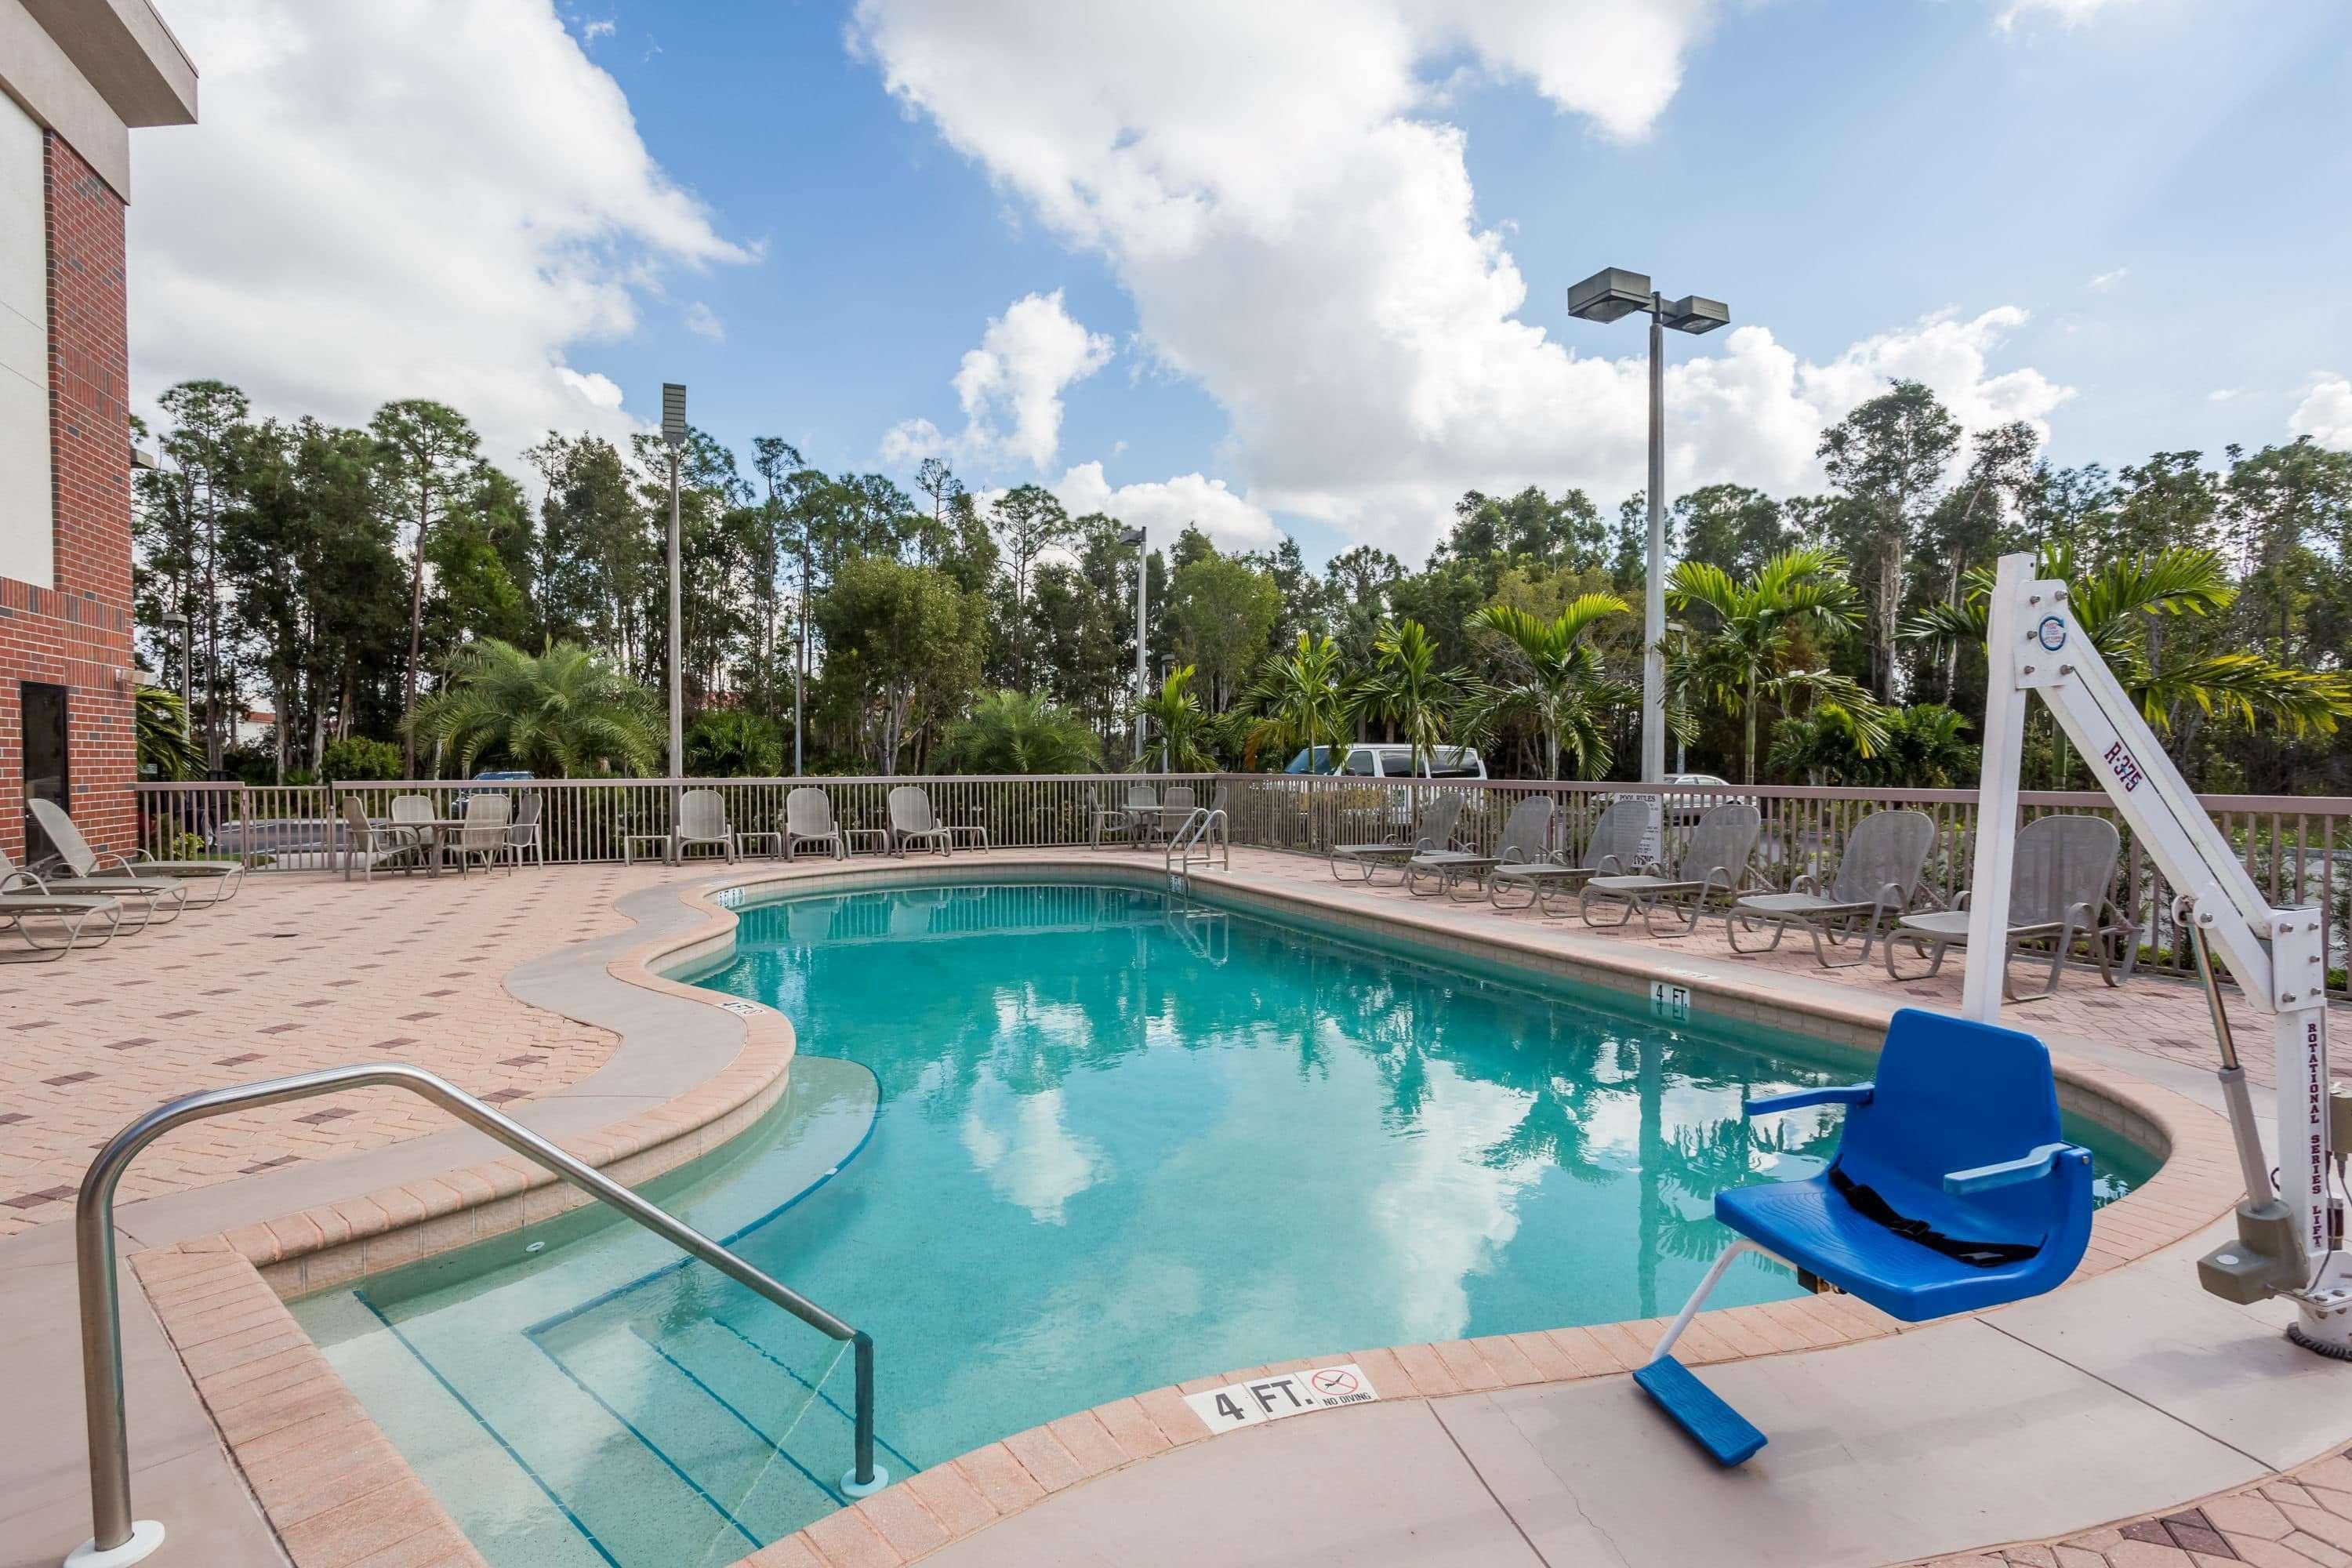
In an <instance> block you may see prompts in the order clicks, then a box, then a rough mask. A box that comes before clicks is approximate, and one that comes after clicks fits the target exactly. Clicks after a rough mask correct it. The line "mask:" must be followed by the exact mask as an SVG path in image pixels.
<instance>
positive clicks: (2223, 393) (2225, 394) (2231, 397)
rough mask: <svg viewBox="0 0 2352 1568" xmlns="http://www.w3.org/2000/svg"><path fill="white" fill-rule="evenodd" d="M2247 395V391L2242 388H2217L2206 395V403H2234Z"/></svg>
mask: <svg viewBox="0 0 2352 1568" xmlns="http://www.w3.org/2000/svg"><path fill="white" fill-rule="evenodd" d="M2245 395H2246V389H2245V388H2244V387H2242V386H2217V387H2215V388H2214V389H2213V390H2212V391H2210V392H2209V393H2207V394H2206V395H2205V401H2206V402H2208V403H2234V402H2236V401H2237V400H2238V399H2239V398H2241V397H2243V396H2245Z"/></svg>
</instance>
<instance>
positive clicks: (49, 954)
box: [0, 871, 122, 963]
mask: <svg viewBox="0 0 2352 1568" xmlns="http://www.w3.org/2000/svg"><path fill="white" fill-rule="evenodd" d="M93 920H103V921H105V922H106V934H105V935H104V936H101V937H100V938H99V939H98V940H97V941H96V942H92V943H90V945H91V946H92V947H103V946H105V945H106V944H107V943H108V942H111V941H112V940H113V939H114V933H115V932H116V931H120V930H121V927H122V900H120V899H117V898H115V897H113V896H112V895H111V894H107V893H52V892H51V891H49V889H48V887H47V884H46V883H44V882H43V881H42V880H41V879H40V878H39V877H38V876H37V875H35V874H34V873H33V872H30V871H10V872H8V873H6V874H5V876H0V927H5V928H6V929H8V930H10V931H15V932H16V934H17V935H18V936H21V937H23V938H24V939H25V944H26V946H27V947H29V948H31V949H32V950H33V953H32V956H31V957H30V958H24V957H18V958H12V959H10V960H8V961H7V962H9V963H55V962H56V961H57V960H58V959H60V958H63V957H64V956H65V955H66V954H67V953H68V952H72V951H73V950H74V948H75V947H76V946H78V945H79V943H80V942H81V931H82V927H84V926H86V925H88V924H89V922H90V921H93ZM26 921H56V922H57V923H58V925H59V926H60V927H62V928H63V930H64V934H65V940H64V941H63V942H43V941H42V940H41V939H40V938H39V937H37V936H36V935H34V934H33V931H32V930H31V928H30V927H29V926H27V925H26Z"/></svg>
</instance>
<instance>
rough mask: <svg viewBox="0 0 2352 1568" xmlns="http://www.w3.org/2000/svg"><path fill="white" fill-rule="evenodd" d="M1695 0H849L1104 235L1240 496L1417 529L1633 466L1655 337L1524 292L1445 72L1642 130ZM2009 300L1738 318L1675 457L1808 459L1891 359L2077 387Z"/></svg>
mask: <svg viewBox="0 0 2352 1568" xmlns="http://www.w3.org/2000/svg"><path fill="white" fill-rule="evenodd" d="M1465 10H1475V16H1470V17H1465V15H1464V13H1465ZM1713 11H1714V7H1713V6H1712V5H1709V4H1706V3H1705V0H1683V3H1675V4H1633V3H1631V0H1549V3H1543V0H1497V3H1496V4H1493V5H1482V6H1478V7H1474V8H1465V7H1460V6H1454V5H1439V4H1437V3H1436V0H1297V3H1296V4H1290V5H1261V4H1255V3H1254V0H1203V3H1202V5H1193V6H1178V7H1171V6H1160V7H1139V6H1104V5H1091V4H1087V3H1086V0H1036V3H1034V4H1031V5H1024V6H1021V7H1018V8H1017V10H1016V12H1015V13H1013V14H1011V15H1007V14H1003V13H1002V12H996V11H992V12H987V13H985V14H983V13H982V11H979V10H976V9H975V8H973V7H971V6H969V5H961V4H958V3H957V0H860V4H859V5H858V7H857V10H856V19H855V21H854V22H853V24H852V40H853V43H854V45H855V46H856V47H857V48H858V49H859V50H860V51H861V52H862V53H863V54H864V55H865V56H866V57H867V58H870V59H872V60H873V61H874V62H875V63H876V64H877V67H878V68H879V70H880V72H881V75H882V78H883V79H884V81H885V83H886V84H887V87H888V89H889V90H890V91H891V92H892V93H894V94H895V95H897V96H898V99H899V100H901V102H902V103H904V104H905V105H906V106H907V108H908V110H910V111H911V112H914V113H917V114H919V115H921V116H923V117H926V118H927V119H928V120H929V121H930V122H931V123H933V124H934V125H935V126H936V127H937V128H938V130H939V131H940V134H941V135H942V136H943V137H944V138H945V139H946V140H947V141H948V142H950V144H951V145H952V146H954V147H955V148H957V149H958V150H960V151H961V153H964V154H965V155H966V156H968V157H970V158H971V159H972V160H974V161H975V162H976V163H979V164H980V165H981V166H982V168H983V169H984V170H985V171H986V172H987V174H989V176H990V177H991V178H992V180H993V181H995V182H996V183H997V184H998V185H999V186H1000V187H1001V188H1003V190H1005V191H1006V192H1007V193H1009V194H1010V195H1012V196H1013V198H1014V199H1015V200H1017V201H1018V202H1020V203H1022V204H1024V205H1025V207H1026V208H1027V209H1028V210H1029V211H1031V212H1034V214H1035V215H1036V216H1037V217H1038V219H1039V220H1040V221H1042V222H1043V223H1044V224H1045V226H1047V227H1048V228H1049V229H1050V230H1051V231H1052V232H1053V233H1054V234H1055V235H1056V236H1058V237H1060V238H1061V239H1062V240H1063V241H1064V242H1065V243H1066V244H1068V245H1070V246H1072V247H1076V248H1079V249H1083V250H1086V251H1089V252H1092V253H1095V254H1098V255H1099V256H1101V257H1102V258H1105V260H1106V261H1107V262H1108V265H1109V266H1110V267H1111V268H1113V270H1114V272H1115V274H1116V275H1117V277H1118V279H1119V281H1120V282H1121V284H1122V285H1123V286H1124V287H1125V288H1126V289H1127V290H1128V292H1129V295H1130V296H1131V297H1132V299H1133V300H1134V303H1135V308H1136V314H1137V320H1138V338H1139V342H1140V344H1141V347H1142V350H1143V352H1144V353H1146V354H1148V355H1149V356H1150V359H1151V360H1152V361H1153V362H1155V363H1158V364H1159V365H1160V366H1163V367H1165V368H1166V369H1168V370H1170V371H1171V372H1173V373H1175V374H1181V375H1183V376H1186V377H1188V378H1191V379H1192V380H1193V381H1194V382H1196V383H1197V384H1200V385H1201V386H1202V388H1203V389H1205V390H1206V391H1207V392H1208V393H1209V395H1211V396H1213V398H1214V399H1215V400H1216V401H1217V402H1218V403H1219V405H1221V406H1222V407H1223V409H1224V411H1225V413H1226V416H1227V417H1228V420H1229V422H1230V431H1229V437H1228V440H1227V442H1226V444H1225V449H1224V452H1223V460H1224V461H1225V462H1226V463H1227V464H1228V465H1229V466H1230V468H1231V471H1232V473H1233V475H1234V489H1235V490H1236V491H1237V492H1238V496H1239V497H1242V498H1246V500H1247V502H1248V503H1249V504H1251V505H1252V506H1254V507H1255V508H1256V509H1258V510H1262V511H1281V512H1290V513H1297V514H1299V515H1303V516H1307V517H1311V518H1315V519H1317V520H1319V521H1325V522H1327V523H1328V524H1330V525H1332V526H1334V527H1335V528H1337V529H1339V530H1340V531H1343V532H1347V533H1349V534H1353V535H1356V536H1359V537H1364V538H1371V539H1377V540H1380V541H1381V542H1384V543H1387V544H1389V545H1391V547H1395V548H1399V549H1404V550H1410V549H1414V548H1417V547H1418V546H1420V545H1423V544H1425V543H1426V542H1428V540H1429V539H1430V537H1431V536H1432V535H1433V533H1434V532H1435V531H1436V530H1437V529H1438V528H1439V527H1440V526H1442V524H1443V521H1444V519H1445V518H1446V517H1447V515H1448V512H1449V509H1450V506H1451V503H1452V501H1453V500H1454V498H1455V497H1457V496H1459V495H1460V493H1461V491H1462V489H1463V488H1464V487H1465V485H1467V484H1476V485H1478V486H1480V487H1482V488H1489V489H1494V488H1505V487H1508V486H1515V485H1519V484H1528V483H1539V484H1543V485H1545V486H1547V487H1548V488H1554V489H1557V488H1559V487H1560V486H1563V485H1568V484H1582V485H1585V486H1587V487H1588V488H1589V489H1592V490H1594V491H1595V493H1598V494H1602V495H1607V494H1610V493H1620V494H1622V492H1623V491H1624V490H1626V489H1631V488H1633V487H1634V486H1637V485H1639V484H1640V483H1641V475H1642V472H1643V442H1644V434H1643V430H1644V426H1643V421H1644V418H1645V401H1644V398H1643V391H1642V384H1643V375H1644V374H1645V372H1644V370H1643V366H1642V364H1641V363H1640V362H1639V360H1638V358H1625V359H1610V358H1605V357H1594V356H1587V355H1581V354H1578V353H1573V352H1571V351H1570V349H1569V348H1567V347H1566V346H1564V345H1563V344H1562V343H1561V342H1559V341H1558V340H1556V339H1554V338H1552V337H1551V336H1550V335H1549V333H1547V331H1545V330H1544V329H1543V328H1542V327H1539V326H1535V325H1531V324H1529V323H1528V322H1527V321H1521V320H1520V319H1518V318H1519V312H1520V310H1521V309H1522V308H1523V307H1524V306H1526V304H1527V303H1528V287H1527V283H1526V280H1525V279H1524V278H1523V277H1522V276H1521V274H1520V272H1519V269H1518V267H1517V263H1516V262H1515V261H1514V259H1513V258H1512V257H1511V255H1510V253H1509V251H1508V250H1507V247H1506V245H1505V242H1504V237H1503V234H1502V233H1501V232H1500V231H1499V230H1497V229H1496V228H1495V227H1492V226H1482V225H1481V223H1480V222H1479V219H1478V216H1477V213H1476V209H1475V200H1474V194H1473V191H1472V188H1471V182H1470V177H1469V173H1468V169H1467V166H1466V164H1465V155H1464V154H1465V138H1464V134H1463V132H1461V131H1460V130H1459V129H1457V128H1455V127H1454V126H1452V125H1449V124H1446V123H1444V122H1443V121H1441V120H1440V119H1438V118H1436V117H1435V111H1436V110H1437V109H1438V108H1440V107H1441V100H1440V98H1439V96H1438V95H1439V93H1440V91H1441V89H1442V87H1443V84H1444V81H1445V80H1448V79H1451V77H1452V75H1453V73H1454V71H1455V70H1456V69H1458V68H1459V67H1460V66H1461V64H1462V62H1463V60H1464V58H1465V57H1467V58H1472V59H1474V60H1475V62H1476V64H1477V66H1478V68H1480V69H1481V70H1483V71H1485V72H1486V73H1487V74H1488V75H1490V76H1492V77H1495V78H1496V79H1509V80H1517V81H1522V82H1525V83H1527V84H1528V85H1529V86H1531V87H1532V88H1533V89H1535V90H1536V91H1537V92H1538V93H1540V94H1541V95H1542V96H1543V97H1544V98H1546V99H1547V100H1549V101H1550V102H1551V103H1552V104H1553V105H1555V106H1556V107H1557V108H1558V109H1559V110H1561V111H1562V112H1566V113H1572V114H1575V115H1578V116H1580V117H1581V118H1582V119H1583V120H1584V121H1586V122H1587V123H1588V124H1589V125H1590V126H1591V128H1592V129H1593V130H1594V131H1595V132H1598V133H1599V134H1601V135H1603V136H1606V137H1610V138H1615V139H1621V140H1622V139H1632V138H1637V137H1639V136H1641V135H1643V134H1644V133H1645V132H1647V131H1648V130H1649V129H1650V128H1651V126H1652V125H1653V124H1654V121H1655V120H1656V118H1657V116H1658V115H1659V114H1660V113H1661V112H1662V111H1663V110H1664V108H1665V106H1666V104H1667V103H1668V102H1669V101H1670V100H1672V98H1673V95H1674V93H1675V89H1676V87H1677V86H1678V84H1679V81H1680V79H1681V72H1682V61H1683V59H1684V57H1685V54H1686V53H1687V52H1688V50H1689V49H1690V47H1692V46H1693V44H1694V43H1696V41H1697V39H1698V38H1699V37H1701V36H1702V34H1703V33H1704V31H1705V29H1706V26H1707V25H1708V23H1709V21H1710V19H1711V16H1712V15H1713ZM1555 309H1556V307H1555ZM2022 319H2023V316H2022V312H2021V311H2017V310H2008V309H2003V310H1992V311H1987V312H1984V313H1981V314H1979V315H1976V316H1973V317H1962V316H1959V315H1949V316H1937V317H1932V318H1929V319H1928V320H1927V321H1921V322H1918V323H1916V324H1915V325H1913V326H1911V327H1908V328H1906V329H1903V330H1901V331H1892V332H1888V333H1885V334H1883V335H1881V336H1879V337H1875V338H1873V339H1870V340H1867V341H1866V342H1862V343H1858V344H1856V345H1854V346H1853V348H1851V349H1849V350H1847V351H1846V352H1845V353H1843V354H1841V355H1839V356H1837V357H1836V358H1835V359H1833V360H1832V361H1831V362H1829V363H1820V364H1816V363H1801V362H1800V361H1799V360H1798V359H1797V358H1796V357H1795V355H1793V354H1792V353H1790V351H1789V350H1787V349H1786V348H1784V347H1783V346H1781V345H1780V343H1778V342H1776V341H1775V340H1774V339H1773V337H1772V336H1771V334H1770V333H1769V332H1768V331H1762V330H1760V329H1757V328H1743V329H1742V330H1740V331H1736V332H1732V333H1728V334H1726V340H1727V341H1725V342H1723V344H1722V347H1721V349H1720V350H1719V351H1717V352H1713V353H1705V354H1703V355H1702V356H1701V357H1699V358H1697V359H1696V360H1691V361H1686V362H1685V363H1682V364H1679V365H1677V366H1676V367H1675V373H1674V374H1675V389H1674V403H1675V413H1674V418H1675V437H1674V447H1673V453H1672V456H1671V458H1670V463H1671V467H1670V470H1669V472H1670V478H1671V479H1673V481H1674V482H1675V484H1676V485H1677V486H1678V487H1679V486H1681V485H1684V484H1687V483H1693V482H1701V481H1704V480H1706V479H1713V478H1729V477H1734V476H1737V477H1740V478H1744V479H1749V480H1751V481H1753V482H1758V483H1774V484H1779V483H1794V482H1802V481H1803V480H1804V479H1806V477H1807V476H1809V475H1811V473H1812V472H1813V468H1812V464H1813V458H1812V449H1813V445H1814V442H1815V440H1816V439H1817V437H1818V435H1819V431H1820V428H1821V426H1822V424H1823V423H1824V422H1826V421H1828V420H1831V419H1834V418H1836V417H1838V416H1840V415H1842V414H1843V412H1844V411H1845V409H1846V408H1847V407H1850V406H1851V405H1852V404H1853V402H1855V401H1859V400H1860V399H1861V398H1862V397H1864V396H1867V395H1870V394H1871V393H1873V392H1875V391H1878V390H1881V389H1882V388H1883V384H1884V381H1885V377H1887V376H1889V375H1895V374H1916V375H1917V376H1919V377H1920V379H1922V380H1926V381H1927V382H1928V384H1930V385H1932V386H1934V387H1935V388H1936V390H1937V392H1938V393H1939V394H1940V395H1943V396H1944V397H1945V398H1946V400H1947V401H1948V402H1949V403H1951V404H1952V405H1954V407H1955V410H1956V412H1958V414H1959V415H1960V416H1961V418H1962V419H1963V420H1964V421H1967V422H1969V423H1970V424H1972V425H1974V424H1977V423H1980V422H1983V421H1987V420H1990V419H1994V418H2008V417H2026V418H2037V419H2038V418H2040V417H2041V416H2043V415H2044V414H2046V413H2047V412H2048V410H2049V409H2050V408H2051V407H2053V406H2055V405H2056V404H2057V402H2058V401H2059V400H2061V399H2062V398H2063V396H2064V395H2065V391H2064V389H2063V388H2060V387H2057V386H2054V385H2053V384H2051V383H2049V382H2048V381H2047V380H2046V379H2045V378H2043V377H2042V376H2041V375H2039V374H2036V373H2034V372H2032V371H2030V370H2011V371H2006V372H1995V371H1994V370H1993V369H1992V368H1991V365H1990V357H1989V356H1990V353H1991V352H1992V351H1993V350H1994V348H1995V347H1996V346H1997V345H1998V343H1999V342H2000V339H2001V338H2002V336H2003V335H2004V334H2005V333H2007V332H2008V331H2011V329H2013V328H2014V327H2015V326H2016V324H2017V323H2018V322H2019V321H2021V320H2022ZM1621 341H1622V342H1624V345H1625V346H1626V347H1627V348H1629V349H1630V348H1634V347H1635V346H1636V345H1637V344H1638V342H1639V340H1638V337H1637V336H1636V335H1635V334H1634V333H1633V332H1632V331H1625V332H1623V333H1622V334H1621ZM1708 345H1709V348H1710V349H1713V348H1714V345H1715V340H1712V339H1710V340H1708ZM1676 352H1677V353H1683V352H1685V343H1684V342H1682V341H1679V340H1678V341H1677V346H1676ZM936 436H937V433H936V432H929V436H928V437H927V436H926V433H925V432H924V431H922V430H919V429H908V430H907V431H906V432H905V435H904V437H903V442H902V444H904V443H912V442H914V441H916V440H919V439H923V438H931V437H936Z"/></svg>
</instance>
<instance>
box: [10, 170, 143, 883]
mask: <svg viewBox="0 0 2352 1568" xmlns="http://www.w3.org/2000/svg"><path fill="white" fill-rule="evenodd" d="M42 141H43V176H44V177H43V181H42V184H43V188H44V190H45V192H46V193H47V237H48V258H49V453H50V464H51V479H50V484H51V489H52V497H51V499H52V503H53V506H54V517H55V526H56V549H57V565H56V574H57V575H56V583H57V586H56V587H54V588H37V587H34V586H33V585H31V584H26V583H19V582H16V581H15V580H13V579H10V578H5V577H0V759H5V762H0V847H5V848H6V849H7V851H8V853H9V854H10V855H11V856H19V855H21V854H22V853H23V852H24V841H25V828H24V799H23V795H24V761H23V753H22V749H21V748H22V744H23V737H24V729H23V719H22V715H21V714H20V712H19V711H18V708H19V703H18V691H17V685H18V683H19V682H20V681H26V680H36V681H47V682H52V683H55V684H59V685H63V686H66V687H68V688H69V695H68V698H67V703H68V713H69V722H70V725H71V733H70V738H69V756H70V771H71V773H72V784H73V808H72V810H73V817H74V820H75V822H76V823H77V824H79V826H80V827H81V830H82V834H83V836H84V837H87V838H89V841H90V842H91V843H92V844H94V845H97V846H99V847H101V848H109V849H116V850H127V849H129V848H130V847H131V842H132V837H133V831H132V829H133V820H134V807H133V803H132V799H131V789H130V785H131V781H132V780H133V779H134V778H136V777H137V774H138V756H137V746H136V742H135V739H134V737H133V734H132V730H131V681H132V679H133V664H132V658H131V624H132V623H131V419H130V405H129V398H130V380H131V363H130V350H129V344H128V331H127V325H126V321H125V312H126V308H127V295H126V291H125V287H124V279H123V247H122V214H123V204H122V199H121V197H120V196H118V195H115V194H114V192H113V191H112V190H111V189H110V188H109V187H108V186H107V184H106V183H105V182H104V181H102V180H100V178H99V177H98V175H97V174H95V173H94V172H93V171H92V170H91V168H90V166H89V164H88V163H84V162H83V161H82V159H81V157H80V155H79V153H75V151H74V150H73V148H72V147H71V146H69V145H68V144H67V143H66V142H62V141H60V140H58V136H57V134H56V133H55V132H47V133H46V134H45V135H44V136H43V138H42ZM0 216H13V215H0Z"/></svg>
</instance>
